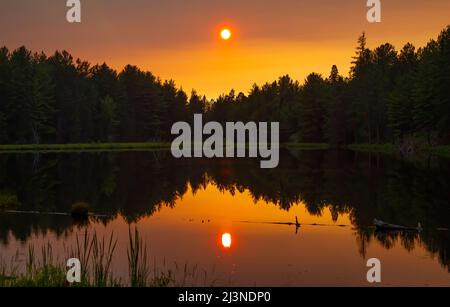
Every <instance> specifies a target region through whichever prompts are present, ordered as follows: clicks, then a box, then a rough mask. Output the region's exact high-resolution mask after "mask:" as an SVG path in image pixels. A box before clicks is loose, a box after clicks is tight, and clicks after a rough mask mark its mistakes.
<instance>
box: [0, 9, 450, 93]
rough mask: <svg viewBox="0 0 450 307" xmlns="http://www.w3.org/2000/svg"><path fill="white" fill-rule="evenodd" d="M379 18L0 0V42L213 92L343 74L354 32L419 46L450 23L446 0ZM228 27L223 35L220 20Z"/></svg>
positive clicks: (374, 40) (333, 12) (355, 13)
mask: <svg viewBox="0 0 450 307" xmlns="http://www.w3.org/2000/svg"><path fill="white" fill-rule="evenodd" d="M381 2H382V14H383V15H382V23H380V24H369V23H368V22H367V20H366V12H367V8H366V6H365V3H366V1H365V0H360V1H356V0H340V1H335V0H314V1H302V0H278V1H275V0H245V1H242V0H229V1H215V0H208V1H207V0H187V1H186V0H165V1H156V0H114V1H108V0H95V1H90V0H89V1H88V0H81V3H82V23H81V24H69V23H67V22H66V21H65V14H66V8H65V1H62V0H61V1H59V0H39V1H28V0H2V1H1V3H0V38H1V40H0V44H1V45H6V46H7V47H8V48H10V49H13V48H16V47H18V46H20V45H26V46H27V47H28V48H30V49H32V50H34V51H41V50H43V51H45V52H47V53H52V52H53V51H54V50H56V49H66V50H68V51H69V52H71V53H72V54H73V55H74V56H75V57H80V58H82V59H85V60H88V61H89V62H91V63H93V64H95V63H102V62H107V63H108V64H109V65H110V66H112V67H114V68H116V69H118V70H120V69H122V68H123V66H124V65H126V64H128V63H130V64H134V65H138V66H139V67H141V68H142V69H145V70H150V71H152V72H153V73H154V74H156V75H158V76H161V77H162V78H163V79H168V78H172V79H174V80H175V81H176V82H177V84H178V85H179V86H182V87H183V88H184V89H185V90H186V91H190V90H191V89H192V88H195V89H197V91H198V92H199V93H201V94H206V95H207V96H208V97H210V98H214V97H216V96H217V95H219V94H221V93H227V92H229V90H230V89H231V88H234V89H236V90H237V91H244V92H247V91H248V90H249V89H250V87H251V85H252V84H253V83H258V84H261V83H264V82H266V81H272V80H274V79H276V78H277V77H279V76H280V75H284V74H289V75H291V76H292V77H293V78H295V79H298V80H300V81H302V80H303V79H304V78H305V76H306V75H307V74H308V73H310V72H313V71H315V72H319V73H322V74H324V75H328V73H329V70H330V67H331V66H332V65H333V64H337V65H338V67H339V68H340V71H341V72H342V73H343V74H345V75H346V74H347V73H348V70H349V65H350V61H351V56H352V55H353V53H354V47H355V44H356V39H357V37H358V36H359V35H360V34H361V32H363V31H366V33H367V36H368V43H369V46H370V47H375V46H376V45H379V44H381V43H384V42H391V43H393V44H394V45H396V46H397V48H401V46H402V45H403V44H404V43H406V42H408V41H409V42H412V43H414V44H415V45H417V46H422V45H424V44H425V43H426V42H427V41H428V40H429V39H430V38H434V37H436V36H437V35H438V33H439V32H440V31H441V30H442V29H443V28H444V27H445V26H446V25H448V24H450V18H449V14H448V12H449V11H450V1H448V0H428V1H423V0H389V1H387V0H382V1H381ZM224 26H228V27H230V28H231V29H232V30H233V34H234V36H233V38H232V40H230V41H228V42H224V41H221V40H220V39H219V32H220V29H221V27H224Z"/></svg>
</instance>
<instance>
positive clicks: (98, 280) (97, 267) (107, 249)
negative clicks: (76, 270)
mask: <svg viewBox="0 0 450 307" xmlns="http://www.w3.org/2000/svg"><path fill="white" fill-rule="evenodd" d="M116 247H117V239H116V238H115V236H114V233H112V234H111V235H110V236H109V237H108V238H105V237H103V238H102V239H99V238H98V236H97V234H96V233H94V234H93V235H92V236H90V235H89V234H88V232H87V231H86V232H85V233H84V235H83V238H82V239H81V240H80V239H79V238H78V237H77V240H76V245H75V247H71V248H70V249H68V251H69V252H68V253H67V255H68V257H66V258H67V259H69V258H77V259H79V260H80V262H81V267H82V270H81V282H80V283H77V284H73V285H70V284H69V283H68V282H67V279H66V274H67V268H66V264H65V262H64V261H58V260H55V258H54V254H53V247H52V245H51V244H50V243H47V244H45V245H44V246H43V247H42V248H41V251H40V255H39V256H38V255H37V254H36V251H35V248H34V246H33V245H30V246H29V247H28V253H27V255H26V261H25V262H26V263H25V271H24V273H18V271H19V270H18V269H17V268H16V267H14V266H13V265H12V264H11V265H9V266H8V265H7V264H6V263H5V262H4V261H1V260H0V287H69V286H74V287H127V286H131V287H152V286H157V287H161V286H170V285H171V283H172V282H173V281H172V279H171V278H170V276H171V273H170V272H169V273H161V274H160V275H155V276H154V277H153V278H152V279H150V278H149V277H150V267H149V265H148V263H149V261H148V258H147V247H146V245H145V244H144V241H143V240H142V238H141V236H140V234H139V231H138V230H137V228H136V229H135V230H134V235H133V234H132V231H131V228H130V229H129V246H128V249H127V255H128V262H129V263H128V267H129V277H130V280H129V281H128V282H124V283H123V282H122V281H121V280H120V279H119V278H116V277H114V274H113V273H112V262H113V257H114V254H115V251H116ZM66 251H67V249H66ZM12 263H13V261H12ZM8 268H9V269H8Z"/></svg>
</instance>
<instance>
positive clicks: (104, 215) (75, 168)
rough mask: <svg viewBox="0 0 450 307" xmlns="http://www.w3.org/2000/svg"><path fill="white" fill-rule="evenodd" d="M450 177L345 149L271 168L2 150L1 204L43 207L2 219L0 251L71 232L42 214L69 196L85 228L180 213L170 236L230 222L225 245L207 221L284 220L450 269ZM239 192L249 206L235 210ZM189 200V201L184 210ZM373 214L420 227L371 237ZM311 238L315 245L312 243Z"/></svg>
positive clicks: (63, 208) (158, 156)
mask: <svg viewBox="0 0 450 307" xmlns="http://www.w3.org/2000/svg"><path fill="white" fill-rule="evenodd" d="M449 179H450V163H449V161H448V160H443V159H442V160H441V159H429V160H426V161H419V162H417V161H416V162H405V161H400V160H398V159H394V158H389V157H384V156H380V155H369V154H356V153H351V152H344V151H286V152H283V153H282V155H281V163H280V166H279V168H277V169H273V170H262V169H260V168H259V164H258V162H257V161H253V160H247V159H243V160H228V159H222V160H174V159H172V158H171V157H170V155H169V154H168V153H165V152H124V153H84V154H45V155H40V156H39V157H36V155H2V156H0V203H1V204H0V207H2V206H10V207H14V208H15V210H20V211H27V212H31V211H39V212H41V214H12V213H2V214H0V240H1V242H2V243H1V244H2V245H3V247H2V249H4V248H8V246H9V245H10V241H11V240H18V241H20V242H22V243H25V242H28V241H29V240H30V238H32V237H36V236H39V237H43V238H46V237H49V236H54V237H55V238H56V239H62V240H64V238H69V237H70V236H71V235H73V233H74V232H78V231H79V230H80V229H82V228H83V227H85V226H83V225H75V224H73V222H72V220H71V218H70V217H66V216H60V215H53V214H42V212H48V213H55V212H56V213H58V212H62V213H64V212H69V211H70V208H71V206H72V204H73V203H76V202H86V203H89V204H90V206H91V207H92V209H93V211H94V212H95V213H96V214H98V215H99V216H98V217H97V218H96V219H95V220H91V224H93V225H104V226H105V227H112V228H114V227H119V226H117V225H118V224H117V223H116V221H117V220H118V217H119V216H121V217H122V216H123V218H124V219H125V222H126V223H131V222H138V221H144V220H145V219H146V218H148V217H155V218H161V219H164V218H165V217H166V215H167V220H168V217H169V216H170V217H171V218H172V219H173V218H174V217H176V216H177V215H179V217H180V219H181V218H182V219H184V222H185V224H186V225H188V224H189V225H191V226H183V227H184V228H183V229H182V230H179V231H186V229H196V227H199V225H202V226H203V227H205V229H210V228H211V227H219V228H220V227H224V228H228V229H223V231H222V232H220V233H221V234H222V235H221V239H220V240H221V246H222V247H223V248H227V247H228V248H232V247H234V245H235V242H234V241H235V239H236V238H235V237H234V235H232V234H230V230H229V229H232V228H230V225H228V224H227V225H226V227H225V226H223V225H222V224H220V225H219V224H218V222H217V221H223V223H225V224H226V223H234V224H233V225H234V227H238V226H236V225H237V223H239V222H251V223H247V224H245V225H244V224H242V225H240V226H239V227H242V229H245V230H246V231H249V232H255V233H257V232H258V234H259V235H272V234H274V233H278V232H279V231H282V230H280V229H286V228H287V227H284V226H289V227H291V226H292V227H295V228H296V231H297V232H298V233H299V234H300V236H299V237H302V236H303V235H304V234H309V232H310V231H311V229H314V231H315V233H317V234H321V237H320V240H325V241H327V242H330V244H332V242H331V240H336V242H337V243H339V244H341V245H342V248H343V249H344V247H343V246H344V243H343V242H342V241H343V240H344V239H343V238H341V239H339V238H337V237H333V238H331V235H330V234H331V233H332V234H333V236H338V235H339V234H340V233H344V232H345V233H346V232H350V233H352V235H351V239H352V240H353V242H355V238H356V242H357V248H358V253H359V256H360V257H361V258H366V257H367V256H368V246H369V245H370V244H372V243H373V242H376V243H377V244H379V245H380V246H382V248H383V250H385V251H389V250H391V249H393V248H395V247H396V246H399V245H400V246H401V247H402V249H403V250H404V251H406V252H411V251H413V250H414V249H415V248H417V247H421V248H424V249H425V250H426V251H427V253H429V254H430V255H432V256H433V257H436V259H437V261H438V262H439V263H440V264H441V265H442V266H443V267H445V268H446V270H450V257H449V252H450V237H449V231H444V230H439V229H440V228H445V227H448V226H449V221H450V210H449V204H448V201H449V199H450V191H449V189H448V182H449ZM189 195H192V197H190V198H189ZM228 195H229V197H228ZM248 199H250V200H251V201H252V202H254V203H257V204H258V206H257V207H256V206H251V205H243V204H244V203H246V202H247V201H248ZM189 202H191V203H192V205H190V206H186V208H184V207H183V206H185V204H186V203H189ZM200 202H203V203H204V205H199V203H200ZM271 206H276V207H277V209H276V210H273V209H271V208H272V207H271ZM299 206H301V208H303V209H299ZM269 208H270V209H269ZM167 209H169V210H167ZM301 210H304V212H302V211H301ZM165 214H166V215H165ZM296 215H298V216H299V220H300V221H298V220H297V221H296V220H295V216H296ZM328 215H329V218H328V217H327V218H324V217H325V216H328ZM321 217H322V218H323V220H322V221H321ZM374 218H379V219H382V220H385V221H389V222H392V223H395V224H400V225H405V226H414V225H417V223H418V222H421V223H422V225H423V226H424V231H423V232H422V233H420V234H418V233H410V232H409V233H408V232H375V230H374V229H373V228H371V227H369V226H370V225H371V223H372V220H373V219H374ZM167 220H165V221H167ZM152 221H154V220H152ZM171 221H172V220H171ZM167 223H168V222H167ZM258 223H259V224H258ZM300 224H302V226H301V227H300ZM304 224H305V225H306V226H303V225H304ZM283 225H284V226H283ZM339 226H340V227H339ZM345 226H347V227H345ZM168 227H172V225H166V224H164V225H162V226H161V229H159V231H161V232H164V231H166V232H167V235H169V234H168V232H169V231H168V230H165V229H168ZM189 227H190V228H189ZM208 227H209V228H208ZM263 227H264V228H263ZM339 228H343V229H342V230H339ZM213 230H214V231H217V229H211V231H213ZM287 231H290V228H287ZM291 231H292V232H289V234H291V235H292V236H293V235H294V231H293V230H291ZM116 233H117V231H116ZM216 234H217V233H216ZM226 234H229V236H227V235H226ZM322 234H323V236H322ZM241 235H242V234H240V236H241ZM249 236H250V235H249ZM283 236H286V234H284V235H283ZM326 236H329V237H330V238H327V237H326ZM174 240H175V239H174ZM277 240H279V239H277ZM339 240H341V241H339ZM175 241H176V240H175ZM175 241H174V242H175ZM244 241H245V240H244V238H241V237H240V238H239V242H240V244H239V246H240V249H241V247H242V250H247V249H246V248H247V247H248V248H249V246H250V245H248V246H245V244H248V241H245V243H243V242H244ZM259 241H261V242H262V241H264V240H259ZM259 241H258V242H259ZM258 242H256V241H255V242H254V244H257V243H258ZM274 242H277V241H276V240H275V239H274V240H272V241H271V244H272V245H276V244H278V243H274ZM286 242H287V240H286ZM241 243H242V244H243V245H241ZM280 243H281V242H280ZM258 244H259V243H258ZM261 244H262V243H261ZM292 244H297V243H295V242H294V243H292ZM305 244H306V243H305ZM314 244H315V245H314ZM314 244H313V243H311V246H312V247H313V248H316V249H318V250H320V249H321V248H322V247H321V244H320V243H317V242H316V243H314ZM333 244H334V243H333ZM353 244H354V243H353ZM272 245H271V246H272ZM267 247H268V248H269V247H270V246H267ZM192 248H194V247H192ZM261 248H262V247H261ZM272 248H273V249H275V250H276V247H273V246H272ZM288 248H294V247H291V246H289V247H288ZM348 249H350V248H348ZM198 250H201V248H200V247H198ZM243 252H244V251H243ZM247 253H248V254H251V255H249V257H250V258H251V257H254V256H257V255H253V254H252V253H255V252H254V251H247ZM186 255H187V254H186ZM315 257H316V258H317V255H315ZM323 261H329V260H326V259H324V260H323Z"/></svg>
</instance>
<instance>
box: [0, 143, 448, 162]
mask: <svg viewBox="0 0 450 307" xmlns="http://www.w3.org/2000/svg"><path fill="white" fill-rule="evenodd" d="M170 146H171V143H168V142H143V143H80V144H21V145H16V144H7V145H0V154H8V153H27V152H28V153H33V152H44V153H52V152H102V151H158V150H170ZM280 147H282V148H288V149H300V150H328V149H332V148H333V146H332V145H329V144H325V143H282V144H280ZM341 149H348V150H351V151H356V152H372V153H383V154H396V153H399V148H398V146H396V145H394V144H357V145H347V146H343V147H341ZM420 152H425V153H429V154H432V155H435V156H441V157H447V158H450V145H444V146H429V147H426V148H422V149H420Z"/></svg>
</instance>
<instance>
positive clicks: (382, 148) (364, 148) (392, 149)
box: [347, 144, 399, 154]
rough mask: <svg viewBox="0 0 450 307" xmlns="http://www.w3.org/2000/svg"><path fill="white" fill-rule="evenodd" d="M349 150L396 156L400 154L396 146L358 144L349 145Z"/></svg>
mask: <svg viewBox="0 0 450 307" xmlns="http://www.w3.org/2000/svg"><path fill="white" fill-rule="evenodd" d="M347 149H349V150H352V151H359V152H372V153H384V154H395V153H398V152H399V148H398V146H396V145H394V144H358V145H348V146H347Z"/></svg>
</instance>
